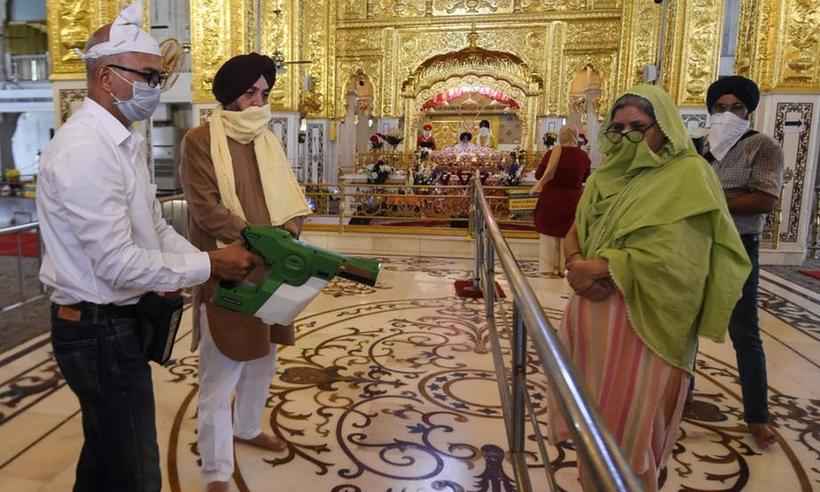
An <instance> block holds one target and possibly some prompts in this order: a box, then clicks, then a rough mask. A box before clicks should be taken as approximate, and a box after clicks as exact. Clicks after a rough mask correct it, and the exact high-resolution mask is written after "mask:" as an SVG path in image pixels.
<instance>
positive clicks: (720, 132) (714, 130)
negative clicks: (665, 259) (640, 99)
mask: <svg viewBox="0 0 820 492" xmlns="http://www.w3.org/2000/svg"><path fill="white" fill-rule="evenodd" d="M759 101H760V91H759V89H758V87H757V84H755V83H754V82H753V81H751V80H749V79H747V78H745V77H741V76H738V75H735V76H731V77H725V78H722V79H720V80H718V81H716V82H714V83H713V84H712V85H711V86H710V87H709V91H708V93H707V97H706V103H707V109H708V110H709V113H710V115H711V116H710V120H711V121H710V122H711V127H710V129H709V133H708V135H707V136H706V138H705V142H704V145H703V147H702V154H703V156H704V158H705V159H706V160H707V161H709V162H710V163H711V164H712V166H713V167H714V169H715V171H716V172H717V174H718V177H719V178H720V181H721V184H722V185H723V190H724V192H725V193H726V201H727V202H728V204H729V211H730V212H731V213H732V218H733V219H734V221H735V225H736V227H737V230H738V232H739V233H740V237H741V239H742V240H743V244H744V246H745V247H746V252H747V253H748V254H749V258H750V259H751V260H752V272H751V274H750V275H749V278H748V279H747V280H746V283H745V285H744V286H743V297H742V298H741V299H740V301H738V303H737V306H735V309H734V312H733V313H732V318H731V321H730V323H729V334H730V336H731V338H732V344H733V345H734V348H735V352H736V354H737V365H738V371H739V372H740V383H741V388H742V390H743V409H744V412H743V413H744V418H745V420H746V423H747V424H748V426H749V430H750V432H751V433H752V436H753V437H754V439H755V441H756V443H757V444H758V446H760V447H761V448H762V449H765V448H767V447H768V446H769V445H771V444H772V443H773V442H774V433H773V432H772V431H771V429H770V428H769V411H768V391H767V388H768V387H767V382H766V356H765V354H764V352H763V342H762V340H761V339H760V326H759V322H758V315H757V286H758V276H759V266H758V253H759V249H760V233H761V232H763V226H764V225H765V223H766V215H767V214H769V213H770V212H771V211H772V210H774V208H775V206H776V205H777V200H778V198H779V196H780V188H781V186H782V185H783V150H782V149H781V148H780V146H779V145H778V144H777V142H775V141H774V140H773V139H772V138H771V137H769V136H768V135H764V134H762V133H758V132H756V131H754V130H751V129H750V124H749V115H750V114H751V113H752V112H754V110H755V109H756V108H757V104H758V102H759Z"/></svg>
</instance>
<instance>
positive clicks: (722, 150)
mask: <svg viewBox="0 0 820 492" xmlns="http://www.w3.org/2000/svg"><path fill="white" fill-rule="evenodd" d="M709 119H710V123H711V126H710V127H709V135H708V136H707V137H706V140H707V141H708V142H709V152H711V153H712V155H713V156H714V157H715V159H717V160H719V161H720V160H723V158H724V157H726V154H727V153H729V151H730V150H731V149H732V147H734V145H735V144H736V143H737V141H738V140H740V137H742V136H743V134H744V133H746V132H747V131H748V130H749V120H744V119H743V118H740V117H739V116H737V115H736V114H734V113H732V112H729V111H726V112H724V113H715V114H713V115H711V116H710V118H709Z"/></svg>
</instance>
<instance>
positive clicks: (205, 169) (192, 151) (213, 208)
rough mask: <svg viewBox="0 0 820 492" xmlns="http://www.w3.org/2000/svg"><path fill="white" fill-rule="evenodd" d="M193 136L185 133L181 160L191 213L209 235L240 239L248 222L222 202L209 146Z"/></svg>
mask: <svg viewBox="0 0 820 492" xmlns="http://www.w3.org/2000/svg"><path fill="white" fill-rule="evenodd" d="M190 135H191V134H190V133H188V134H187V135H185V138H184V139H183V141H182V156H181V162H180V173H181V175H182V188H183V190H184V192H185V198H186V199H187V201H188V214H189V215H190V217H191V220H193V221H194V222H195V223H196V225H197V226H198V227H199V228H200V229H202V230H203V231H204V232H205V233H206V234H208V235H209V236H211V237H213V238H216V239H217V240H219V241H222V242H223V243H231V242H234V241H238V240H240V239H241V238H242V230H243V229H244V228H245V227H247V223H245V221H244V220H242V218H241V217H239V216H237V215H235V214H233V213H231V211H230V210H228V209H227V208H225V206H223V205H222V202H221V201H220V195H219V185H218V184H217V181H216V174H215V172H214V165H213V161H211V156H210V149H205V148H204V145H203V144H202V143H201V142H198V141H196V140H195V139H193V138H190Z"/></svg>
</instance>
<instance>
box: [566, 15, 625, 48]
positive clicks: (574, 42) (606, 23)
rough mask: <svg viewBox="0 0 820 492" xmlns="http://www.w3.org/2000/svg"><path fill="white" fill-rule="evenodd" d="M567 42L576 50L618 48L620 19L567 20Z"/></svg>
mask: <svg viewBox="0 0 820 492" xmlns="http://www.w3.org/2000/svg"><path fill="white" fill-rule="evenodd" d="M566 26H567V42H568V43H569V46H572V49H574V50H592V51H594V50H601V49H618V43H619V42H620V40H621V25H620V22H619V20H618V19H604V20H585V21H572V22H567V23H566Z"/></svg>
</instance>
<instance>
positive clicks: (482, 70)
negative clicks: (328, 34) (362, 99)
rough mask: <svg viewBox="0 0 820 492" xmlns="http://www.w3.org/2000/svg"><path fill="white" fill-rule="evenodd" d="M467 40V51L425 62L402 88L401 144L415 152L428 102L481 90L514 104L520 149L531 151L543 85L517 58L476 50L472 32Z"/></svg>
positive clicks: (408, 78)
mask: <svg viewBox="0 0 820 492" xmlns="http://www.w3.org/2000/svg"><path fill="white" fill-rule="evenodd" d="M467 39H468V43H469V45H468V46H467V47H466V48H464V49H462V50H460V51H455V52H451V53H445V54H443V55H436V56H434V57H432V58H429V59H427V60H425V61H424V62H423V63H421V65H419V67H418V68H417V69H416V70H414V71H413V72H411V73H410V75H409V76H408V77H407V79H405V81H404V83H403V84H402V88H401V89H402V91H401V93H402V98H403V101H404V117H405V123H404V141H405V142H407V146H408V148H409V149H411V150H414V149H415V141H416V138H415V136H416V134H417V133H418V130H419V126H420V125H421V121H422V119H423V115H424V112H423V106H424V104H425V103H426V102H427V101H429V100H430V99H431V98H433V97H435V96H436V95H437V94H439V93H441V92H444V91H447V90H450V89H455V88H459V87H465V86H483V87H488V88H491V89H493V90H496V91H498V92H501V93H503V94H505V95H507V96H509V97H510V98H511V99H512V100H514V101H515V102H516V104H517V106H518V108H519V109H518V110H517V115H518V118H519V120H520V121H521V130H522V131H521V148H524V149H534V148H535V118H536V112H537V108H538V107H537V100H538V96H539V95H541V93H542V91H543V90H544V81H543V80H542V79H541V77H540V76H539V75H538V74H537V73H535V72H533V71H532V70H531V69H530V67H529V66H528V65H527V64H526V63H525V62H524V61H523V60H522V59H521V58H520V57H518V56H517V55H515V54H513V53H508V52H505V51H493V50H487V49H484V48H481V47H479V46H478V33H477V32H475V31H473V32H471V33H470V34H469V35H468V36H467Z"/></svg>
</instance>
